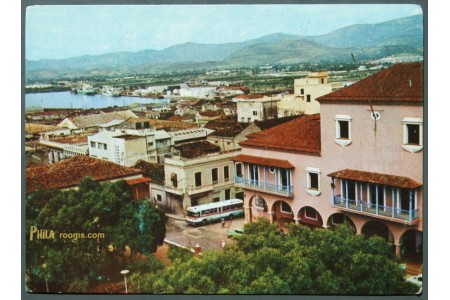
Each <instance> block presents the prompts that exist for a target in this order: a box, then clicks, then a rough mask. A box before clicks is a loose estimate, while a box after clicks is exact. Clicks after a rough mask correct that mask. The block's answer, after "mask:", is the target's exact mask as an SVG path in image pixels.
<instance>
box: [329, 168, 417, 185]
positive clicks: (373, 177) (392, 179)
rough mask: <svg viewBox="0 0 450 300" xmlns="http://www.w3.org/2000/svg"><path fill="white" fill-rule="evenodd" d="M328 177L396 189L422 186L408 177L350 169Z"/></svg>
mask: <svg viewBox="0 0 450 300" xmlns="http://www.w3.org/2000/svg"><path fill="white" fill-rule="evenodd" d="M328 176H330V177H335V178H343V179H350V180H356V181H363V182H369V183H378V184H382V185H389V186H395V187H399V188H405V189H414V188H417V187H419V186H422V184H421V183H419V182H417V181H415V180H412V179H410V178H408V177H403V176H396V175H388V174H380V173H372V172H366V171H358V170H350V169H345V170H341V171H337V172H334V173H331V174H328Z"/></svg>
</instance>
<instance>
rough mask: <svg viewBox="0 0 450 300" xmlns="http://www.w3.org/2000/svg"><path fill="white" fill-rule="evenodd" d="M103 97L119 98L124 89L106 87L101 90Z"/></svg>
mask: <svg viewBox="0 0 450 300" xmlns="http://www.w3.org/2000/svg"><path fill="white" fill-rule="evenodd" d="M101 92H102V95H103V96H107V97H119V96H120V93H121V92H122V89H119V88H114V87H110V86H105V87H103V88H102V90H101Z"/></svg>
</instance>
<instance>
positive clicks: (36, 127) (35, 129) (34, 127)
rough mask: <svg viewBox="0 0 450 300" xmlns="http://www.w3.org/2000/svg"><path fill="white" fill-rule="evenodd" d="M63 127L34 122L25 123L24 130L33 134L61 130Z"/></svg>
mask: <svg viewBox="0 0 450 300" xmlns="http://www.w3.org/2000/svg"><path fill="white" fill-rule="evenodd" d="M63 129H65V128H63V127H58V126H52V125H44V124H36V123H25V132H26V133H28V134H35V133H41V132H47V131H53V130H63Z"/></svg>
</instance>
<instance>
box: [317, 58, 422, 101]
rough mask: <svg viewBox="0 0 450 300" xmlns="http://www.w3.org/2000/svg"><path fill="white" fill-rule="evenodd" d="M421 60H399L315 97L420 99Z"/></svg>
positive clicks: (320, 99) (337, 98) (375, 99)
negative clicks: (381, 69)
mask: <svg viewBox="0 0 450 300" xmlns="http://www.w3.org/2000/svg"><path fill="white" fill-rule="evenodd" d="M423 76H424V74H423V63H421V62H414V63H402V64H397V65H394V66H392V67H390V68H388V69H385V70H383V71H380V72H378V73H376V74H374V75H372V76H369V77H367V78H365V79H363V80H361V81H358V82H356V83H354V84H352V85H350V86H348V87H346V88H343V89H340V90H337V91H335V92H332V93H330V94H327V95H324V96H322V97H319V98H318V99H317V101H319V102H326V101H327V102H328V101H346V102H358V101H361V102H362V101H367V100H371V101H390V102H397V101H402V102H404V101H407V102H418V103H421V102H422V103H423V99H424V85H423Z"/></svg>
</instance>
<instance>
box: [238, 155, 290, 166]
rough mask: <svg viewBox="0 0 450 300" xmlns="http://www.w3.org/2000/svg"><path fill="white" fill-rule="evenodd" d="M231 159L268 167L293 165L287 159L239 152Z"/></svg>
mask: <svg viewBox="0 0 450 300" xmlns="http://www.w3.org/2000/svg"><path fill="white" fill-rule="evenodd" d="M231 160H232V161H240V162H245V163H250V164H256V165H262V166H268V167H279V168H283V169H294V166H293V165H292V164H291V163H290V162H289V161H287V160H281V159H275V158H267V157H259V156H252V155H246V154H240V155H238V156H236V157H234V158H232V159H231Z"/></svg>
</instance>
